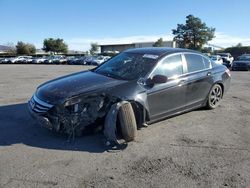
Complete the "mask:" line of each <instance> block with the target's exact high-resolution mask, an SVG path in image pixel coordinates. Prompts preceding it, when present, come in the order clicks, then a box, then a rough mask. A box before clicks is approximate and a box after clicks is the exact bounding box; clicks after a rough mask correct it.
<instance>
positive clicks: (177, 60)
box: [153, 55, 183, 78]
mask: <svg viewBox="0 0 250 188" xmlns="http://www.w3.org/2000/svg"><path fill="white" fill-rule="evenodd" d="M157 74H159V75H164V76H167V77H168V78H171V77H174V76H179V75H181V74H183V66H182V58H181V55H173V56H170V57H167V58H166V59H164V60H163V61H162V63H161V64H160V65H159V66H158V67H157V68H156V70H155V71H154V72H153V75H157Z"/></svg>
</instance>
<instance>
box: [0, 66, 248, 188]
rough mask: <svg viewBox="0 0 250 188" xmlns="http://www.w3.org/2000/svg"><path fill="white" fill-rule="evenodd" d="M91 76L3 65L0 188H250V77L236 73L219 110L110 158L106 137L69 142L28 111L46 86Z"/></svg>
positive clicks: (151, 133)
mask: <svg viewBox="0 0 250 188" xmlns="http://www.w3.org/2000/svg"><path fill="white" fill-rule="evenodd" d="M88 68H90V67H89V66H80V65H76V66H70V65H0V187H24V188H27V187H109V188H110V187H249V185H250V72H235V71H233V72H231V73H232V80H231V88H230V90H229V91H228V93H227V94H226V95H225V97H224V99H223V100H222V103H221V104H220V106H219V107H218V108H216V109H215V110H205V109H199V110H195V111H192V112H189V113H185V114H182V115H180V116H176V117H173V118H169V119H167V120H165V121H161V122H159V123H155V124H152V125H150V126H149V127H147V128H143V129H141V130H140V131H138V137H137V139H136V141H135V142H131V143H129V144H128V146H127V147H125V148H123V149H121V150H117V151H107V148H106V147H105V146H104V141H105V138H104V136H103V135H102V134H100V133H98V134H91V135H86V136H83V137H79V138H76V140H75V141H74V142H67V137H66V136H63V135H59V134H55V133H52V132H50V131H48V130H46V129H44V128H42V127H40V126H39V125H38V124H37V123H36V122H35V121H33V120H32V118H31V117H30V116H29V114H28V110H27V104H26V103H27V101H28V99H29V98H30V97H31V95H32V94H33V93H34V91H35V89H36V87H37V86H38V85H39V84H41V83H43V82H45V81H47V80H50V79H52V78H56V77H58V76H62V75H65V74H69V73H73V72H78V71H81V70H84V69H88Z"/></svg>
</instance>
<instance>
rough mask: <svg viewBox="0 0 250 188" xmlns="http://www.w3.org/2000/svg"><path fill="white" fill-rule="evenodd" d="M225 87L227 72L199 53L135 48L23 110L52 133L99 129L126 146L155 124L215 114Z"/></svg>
mask: <svg viewBox="0 0 250 188" xmlns="http://www.w3.org/2000/svg"><path fill="white" fill-rule="evenodd" d="M229 85H230V72H229V70H228V69H227V68H226V67H225V66H223V65H218V64H215V63H213V62H212V61H210V59H209V58H207V57H206V56H204V55H202V54H201V53H199V52H196V51H191V50H186V49H178V48H139V49H130V50H127V51H124V52H122V53H120V54H118V55H117V56H115V57H113V58H111V59H110V60H108V61H107V62H105V63H104V64H101V65H100V66H98V67H96V68H94V69H92V70H89V71H82V72H79V73H75V74H71V75H68V76H64V77H61V78H57V79H55V80H51V81H48V82H46V83H44V84H42V85H40V86H39V87H38V88H37V90H36V92H35V93H34V95H33V96H32V98H31V100H30V101H29V103H28V106H29V110H30V113H31V115H32V116H33V117H35V118H36V119H37V120H39V122H41V123H42V125H44V126H45V127H47V128H49V129H51V130H54V131H57V132H64V133H67V134H69V135H74V134H77V135H78V134H79V135H80V134H81V133H82V132H84V131H85V130H89V129H94V128H96V127H98V126H100V127H101V128H102V130H103V131H104V134H105V136H106V137H107V138H108V139H109V140H112V141H117V138H123V139H124V140H125V141H131V140H133V139H134V138H135V136H136V131H137V129H138V128H140V127H143V126H147V125H148V124H151V123H153V122H155V121H159V120H161V119H164V118H166V117H169V116H172V115H176V114H180V113H183V112H187V111H190V110H193V109H196V108H201V107H204V106H206V107H207V108H208V109H213V108H216V107H217V106H218V104H219V103H220V101H221V99H222V97H223V96H224V94H225V93H226V91H227V90H228V88H229ZM100 127H99V128H100Z"/></svg>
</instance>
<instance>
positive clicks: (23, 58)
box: [10, 56, 32, 63]
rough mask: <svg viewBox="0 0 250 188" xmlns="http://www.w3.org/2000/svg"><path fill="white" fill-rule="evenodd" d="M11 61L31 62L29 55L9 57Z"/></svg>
mask: <svg viewBox="0 0 250 188" xmlns="http://www.w3.org/2000/svg"><path fill="white" fill-rule="evenodd" d="M10 62H11V63H30V62H32V57H31V56H18V57H14V58H11V59H10Z"/></svg>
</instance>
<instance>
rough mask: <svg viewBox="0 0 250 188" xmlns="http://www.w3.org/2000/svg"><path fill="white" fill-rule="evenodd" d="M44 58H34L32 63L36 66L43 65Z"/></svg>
mask: <svg viewBox="0 0 250 188" xmlns="http://www.w3.org/2000/svg"><path fill="white" fill-rule="evenodd" d="M46 60H47V59H46V57H45V56H44V57H37V58H34V59H33V61H32V63H35V64H38V63H44V62H45V61H46Z"/></svg>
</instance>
